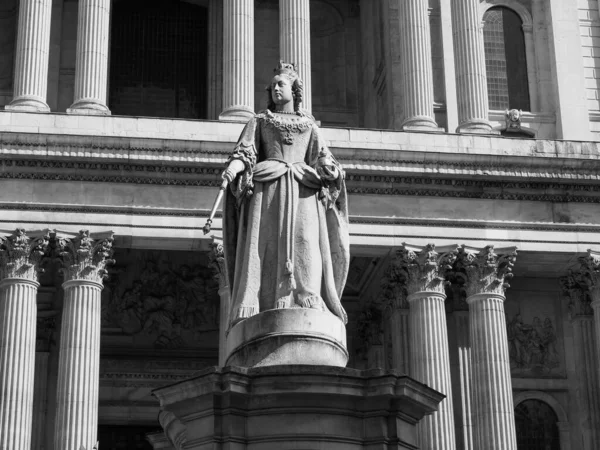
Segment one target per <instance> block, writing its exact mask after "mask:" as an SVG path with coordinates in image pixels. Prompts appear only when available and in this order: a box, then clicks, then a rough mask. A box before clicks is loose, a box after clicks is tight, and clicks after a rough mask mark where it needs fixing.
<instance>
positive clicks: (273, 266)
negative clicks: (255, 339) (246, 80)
mask: <svg viewBox="0 0 600 450" xmlns="http://www.w3.org/2000/svg"><path fill="white" fill-rule="evenodd" d="M233 159H239V160H241V161H243V162H244V165H245V170H244V171H243V172H242V173H241V174H239V175H238V176H237V178H236V179H235V180H234V181H233V182H232V183H231V185H230V189H229V190H228V192H227V195H226V197H225V205H224V208H223V210H224V217H223V235H224V247H225V258H226V262H227V264H226V265H227V276H228V284H229V288H230V290H231V297H230V298H231V300H232V304H231V310H230V315H229V321H230V326H231V325H233V324H235V323H236V322H238V321H240V320H242V319H245V318H247V317H251V316H253V315H255V314H258V313H259V312H261V311H265V310H268V309H273V308H297V307H306V308H317V309H321V310H323V311H330V312H331V313H332V314H334V315H335V316H337V317H339V318H340V320H342V321H343V322H344V323H346V322H347V316H346V312H345V311H344V308H343V307H342V305H341V301H340V300H341V296H342V290H343V287H344V284H345V282H346V277H347V275H348V267H349V253H350V252H349V236H348V209H347V201H346V187H345V182H344V172H343V171H342V170H341V167H339V164H338V163H337V161H336V160H335V159H334V158H333V156H332V155H331V153H330V152H329V150H328V149H327V146H326V145H325V142H324V141H323V139H322V138H321V137H320V135H319V130H318V127H317V125H316V124H315V123H314V119H312V117H310V116H307V115H304V114H302V115H289V116H280V115H274V114H273V113H271V112H270V111H269V110H267V111H266V112H263V113H260V114H257V115H256V116H255V117H254V118H252V119H251V120H250V121H249V122H248V124H247V125H246V127H245V128H244V130H243V132H242V134H241V136H240V138H239V140H238V142H237V144H236V147H235V149H234V152H233V154H232V156H231V157H230V161H231V160H233ZM322 165H327V166H331V165H333V166H336V167H338V169H339V170H338V172H339V177H338V178H337V179H336V180H333V181H327V180H325V179H323V178H321V177H320V176H319V170H318V169H319V166H322Z"/></svg>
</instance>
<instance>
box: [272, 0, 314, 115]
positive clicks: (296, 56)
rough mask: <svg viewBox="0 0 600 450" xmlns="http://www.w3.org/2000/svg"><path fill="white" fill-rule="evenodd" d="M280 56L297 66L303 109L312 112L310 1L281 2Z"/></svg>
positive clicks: (287, 0)
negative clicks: (301, 87) (300, 82)
mask: <svg viewBox="0 0 600 450" xmlns="http://www.w3.org/2000/svg"><path fill="white" fill-rule="evenodd" d="M279 54H280V55H281V58H282V59H283V60H284V61H285V62H287V63H291V64H295V65H296V70H297V72H298V75H299V76H300V79H301V80H302V84H303V88H304V89H303V95H302V105H301V106H302V109H305V110H306V111H308V112H311V111H312V98H311V95H312V89H311V84H312V83H311V64H310V6H309V0H294V1H289V0H279Z"/></svg>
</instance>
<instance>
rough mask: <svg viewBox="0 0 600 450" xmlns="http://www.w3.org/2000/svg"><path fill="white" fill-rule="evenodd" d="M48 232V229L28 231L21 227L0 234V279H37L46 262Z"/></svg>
mask: <svg viewBox="0 0 600 450" xmlns="http://www.w3.org/2000/svg"><path fill="white" fill-rule="evenodd" d="M49 240H50V234H49V232H48V230H45V231H38V232H30V233H29V236H28V235H27V233H26V232H25V230H24V229H22V228H17V229H16V230H15V231H14V232H12V234H8V235H7V234H4V235H0V280H3V279H5V278H24V279H27V280H31V281H38V273H40V272H43V267H42V266H43V265H44V263H45V262H46V257H47V250H48V243H49Z"/></svg>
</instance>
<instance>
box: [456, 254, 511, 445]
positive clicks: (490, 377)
mask: <svg viewBox="0 0 600 450" xmlns="http://www.w3.org/2000/svg"><path fill="white" fill-rule="evenodd" d="M496 251H497V253H496ZM496 251H494V247H493V246H491V245H488V246H486V247H485V248H483V249H474V248H469V247H466V246H463V247H462V248H461V249H460V251H459V253H458V259H457V262H456V270H458V271H460V272H462V273H463V274H464V275H465V291H466V293H467V303H468V305H469V312H470V315H469V330H470V344H471V393H472V411H473V413H472V414H473V438H474V448H485V449H489V450H516V448H517V441H516V432H515V414H514V405H513V393H512V382H511V375H510V361H509V357H508V336H507V333H506V318H505V312H504V300H505V296H504V294H505V291H506V288H508V287H509V285H508V283H507V282H506V281H507V280H508V279H510V278H511V277H512V267H513V265H514V262H515V260H516V255H517V252H516V248H515V247H510V248H503V249H497V250H496Z"/></svg>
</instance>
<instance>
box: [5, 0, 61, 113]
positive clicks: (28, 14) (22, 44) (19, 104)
mask: <svg viewBox="0 0 600 450" xmlns="http://www.w3.org/2000/svg"><path fill="white" fill-rule="evenodd" d="M51 18H52V0H20V2H19V25H18V27H19V29H18V33H17V51H16V55H15V78H14V85H13V89H14V98H13V100H12V102H10V104H9V105H7V106H6V109H7V110H14V111H33V112H48V111H50V108H49V107H48V104H47V103H46V94H47V90H48V55H49V53H50V22H51Z"/></svg>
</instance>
